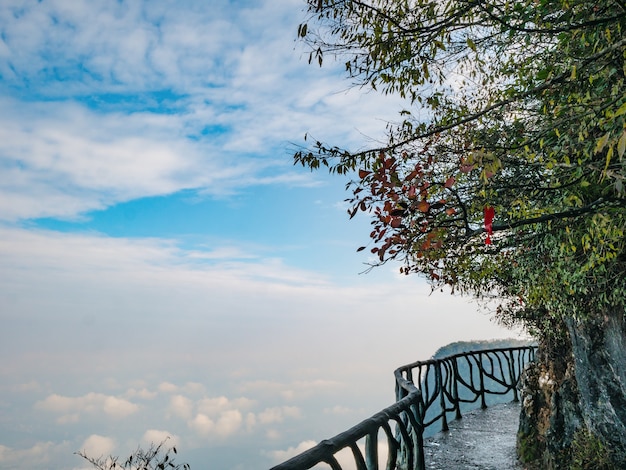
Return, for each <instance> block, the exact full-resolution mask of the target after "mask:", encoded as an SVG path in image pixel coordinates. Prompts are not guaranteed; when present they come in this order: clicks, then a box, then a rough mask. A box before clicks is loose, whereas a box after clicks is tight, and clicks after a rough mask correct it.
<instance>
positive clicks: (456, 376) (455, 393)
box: [452, 356, 462, 419]
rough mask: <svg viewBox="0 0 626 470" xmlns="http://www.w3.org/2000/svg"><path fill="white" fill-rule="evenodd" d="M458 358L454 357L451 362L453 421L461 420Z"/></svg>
mask: <svg viewBox="0 0 626 470" xmlns="http://www.w3.org/2000/svg"><path fill="white" fill-rule="evenodd" d="M457 359H458V357H456V356H455V357H454V361H453V362H452V375H453V376H454V377H453V379H454V381H453V382H452V398H453V399H454V412H455V419H461V418H462V416H461V403H460V402H459V365H458V363H457Z"/></svg>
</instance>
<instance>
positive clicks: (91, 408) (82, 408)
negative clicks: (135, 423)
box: [35, 392, 139, 423]
mask: <svg viewBox="0 0 626 470" xmlns="http://www.w3.org/2000/svg"><path fill="white" fill-rule="evenodd" d="M35 408H37V409H41V410H45V411H50V412H53V413H60V414H62V416H61V417H60V418H59V420H60V421H59V422H60V423H69V422H75V421H77V418H76V415H77V414H78V413H82V412H87V413H94V412H103V413H105V414H107V415H109V416H112V417H114V418H124V417H127V416H129V415H131V414H133V413H135V412H137V411H138V410H139V406H138V405H136V404H135V403H132V402H130V401H128V400H126V399H124V398H118V397H114V396H111V395H104V394H102V393H94V392H91V393H88V394H87V395H84V396H81V397H68V396H63V395H58V394H56V393H55V394H52V395H49V396H48V397H46V398H45V399H44V400H41V401H38V402H37V403H35Z"/></svg>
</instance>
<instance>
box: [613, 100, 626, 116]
mask: <svg viewBox="0 0 626 470" xmlns="http://www.w3.org/2000/svg"><path fill="white" fill-rule="evenodd" d="M622 114H626V103H624V104H622V105H621V106H620V107H619V108H617V111H615V114H614V117H617V116H621V115H622Z"/></svg>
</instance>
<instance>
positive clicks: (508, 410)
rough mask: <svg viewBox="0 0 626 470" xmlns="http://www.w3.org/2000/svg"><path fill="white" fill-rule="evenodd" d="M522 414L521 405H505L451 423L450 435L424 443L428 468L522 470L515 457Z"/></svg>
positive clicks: (442, 469)
mask: <svg viewBox="0 0 626 470" xmlns="http://www.w3.org/2000/svg"><path fill="white" fill-rule="evenodd" d="M519 414H520V405H519V403H506V404H502V405H493V406H490V407H489V408H487V409H485V410H480V409H479V410H475V411H472V412H468V413H466V414H465V415H464V416H463V418H462V419H460V420H458V421H451V422H450V423H448V426H449V428H450V431H448V432H440V433H438V434H436V435H435V436H433V437H431V438H428V439H425V440H424V454H425V460H426V468H428V469H430V470H455V469H471V470H523V469H524V466H523V465H522V464H521V463H519V462H518V461H517V457H516V454H515V439H516V435H517V427H518V423H519Z"/></svg>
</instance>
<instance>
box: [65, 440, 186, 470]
mask: <svg viewBox="0 0 626 470" xmlns="http://www.w3.org/2000/svg"><path fill="white" fill-rule="evenodd" d="M167 439H169V438H167ZM167 439H165V440H164V441H162V442H161V443H160V444H158V445H155V444H151V445H150V447H149V448H148V449H147V450H144V449H141V448H137V450H135V451H134V452H133V453H132V454H131V455H130V456H129V457H128V458H127V459H126V460H125V461H124V462H123V463H120V459H119V457H116V456H109V457H106V458H105V457H98V458H95V457H91V456H89V455H87V454H86V453H85V451H80V452H76V455H78V456H80V457H82V458H83V459H85V460H86V461H87V462H89V463H90V464H91V465H93V467H94V468H95V469H97V470H189V469H190V468H191V467H190V466H189V464H186V463H179V464H177V463H176V462H175V459H174V458H172V456H171V453H172V452H173V453H174V454H177V453H178V452H177V450H176V447H175V446H172V447H167V446H166V445H165V444H166V442H167Z"/></svg>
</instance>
